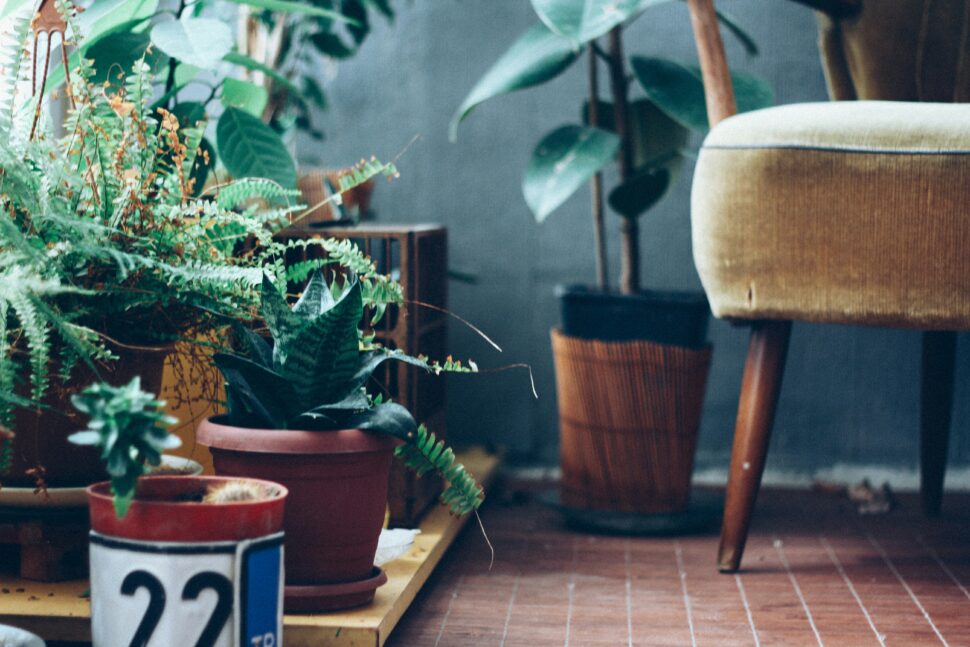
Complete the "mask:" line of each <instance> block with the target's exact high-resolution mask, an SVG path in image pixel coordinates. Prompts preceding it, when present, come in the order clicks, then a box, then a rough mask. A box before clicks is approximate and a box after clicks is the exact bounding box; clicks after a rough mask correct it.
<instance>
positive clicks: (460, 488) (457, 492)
mask: <svg viewBox="0 0 970 647" xmlns="http://www.w3.org/2000/svg"><path fill="white" fill-rule="evenodd" d="M394 453H395V455H396V456H398V457H399V458H400V459H401V460H403V461H404V464H405V465H406V466H407V467H408V468H410V469H412V470H414V472H415V473H417V475H418V476H422V475H424V474H427V473H428V472H432V471H433V472H435V473H437V474H438V475H440V476H441V478H443V479H444V480H445V481H447V482H448V487H446V488H445V491H444V492H442V493H441V502H442V503H443V504H445V505H447V506H448V507H450V508H451V511H452V512H453V513H454V514H456V515H459V516H460V515H464V514H467V513H469V512H472V511H473V510H477V509H478V507H479V506H481V505H482V501H484V500H485V492H484V490H482V486H481V485H479V484H478V482H477V481H476V480H475V478H474V477H473V476H472V475H471V474H469V473H468V471H467V470H466V469H465V466H464V465H462V464H461V463H458V462H455V454H454V452H452V451H451V448H450V447H446V446H445V442H444V441H443V440H438V439H437V438H436V437H435V435H434V434H433V433H429V432H428V430H427V428H426V427H425V426H424V425H421V426H419V427H418V429H417V431H416V432H415V433H414V435H413V436H411V437H410V438H409V439H408V442H407V443H406V444H404V445H401V446H399V447H398V448H397V449H395V450H394Z"/></svg>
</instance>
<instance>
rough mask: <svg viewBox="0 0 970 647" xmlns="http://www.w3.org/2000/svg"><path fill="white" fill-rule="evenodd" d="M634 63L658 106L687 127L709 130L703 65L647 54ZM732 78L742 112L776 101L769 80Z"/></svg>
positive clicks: (648, 94) (745, 76)
mask: <svg viewBox="0 0 970 647" xmlns="http://www.w3.org/2000/svg"><path fill="white" fill-rule="evenodd" d="M631 65H632V67H633V73H634V75H635V76H636V77H637V80H638V81H639V82H640V86H641V87H642V88H643V91H644V92H646V94H647V96H648V97H649V98H650V100H651V101H653V102H654V103H655V104H656V105H657V107H658V108H660V109H661V110H663V111H664V112H665V113H667V115H668V116H669V117H670V118H671V119H673V120H674V121H676V122H678V123H680V124H681V125H683V126H685V127H687V128H691V129H692V130H697V131H700V132H704V131H706V130H707V128H708V121H707V106H706V105H705V103H704V83H703V81H702V80H701V71H700V68H698V67H697V66H696V65H684V64H682V63H678V62H677V61H672V60H669V59H664V58H650V57H645V56H634V57H633V58H632V59H631ZM731 80H732V81H733V83H734V95H735V100H736V101H737V106H738V112H747V111H749V110H757V109H759V108H765V107H768V106H770V105H771V104H772V100H773V93H772V91H771V86H769V85H768V84H767V83H766V82H765V81H762V80H761V79H758V78H755V77H753V76H749V75H747V74H741V73H739V72H732V73H731Z"/></svg>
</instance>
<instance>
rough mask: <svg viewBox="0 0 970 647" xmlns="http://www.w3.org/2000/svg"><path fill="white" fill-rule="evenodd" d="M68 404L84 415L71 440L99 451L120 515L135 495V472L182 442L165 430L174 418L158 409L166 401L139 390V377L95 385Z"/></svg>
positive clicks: (141, 469) (136, 475) (125, 511)
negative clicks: (83, 425)
mask: <svg viewBox="0 0 970 647" xmlns="http://www.w3.org/2000/svg"><path fill="white" fill-rule="evenodd" d="M71 403H72V404H73V405H74V407H75V408H76V409H77V410H78V411H80V412H81V413H83V414H85V416H87V418H88V426H87V429H85V430H83V431H79V432H77V433H75V434H72V435H71V436H70V437H69V440H70V441H71V442H72V443H74V444H76V445H93V446H95V447H98V448H99V449H100V450H101V459H102V460H103V461H104V463H105V465H106V467H107V469H108V475H109V476H110V477H111V491H112V493H113V494H114V503H115V511H116V512H117V514H118V516H119V517H123V516H125V514H126V513H127V512H128V508H130V507H131V502H132V500H133V499H134V497H135V486H136V484H137V482H138V477H139V476H141V475H142V474H144V473H145V472H146V470H147V466H148V465H159V464H161V460H162V452H163V451H164V450H166V449H174V448H176V447H178V446H179V445H181V444H182V441H181V440H179V438H178V436H173V435H171V434H170V433H169V432H168V427H170V426H171V425H173V424H175V423H176V422H178V421H177V420H176V419H175V418H173V417H172V416H169V415H166V414H165V412H164V411H162V408H163V407H164V406H165V403H164V402H161V401H159V400H156V399H155V396H154V395H153V394H151V393H146V392H145V391H143V390H142V389H141V378H138V377H135V378H133V379H132V380H131V382H129V383H128V384H126V385H124V386H120V387H115V386H111V385H110V384H105V383H98V384H93V385H91V386H89V387H87V388H86V389H84V390H83V391H81V393H78V394H76V395H73V396H71Z"/></svg>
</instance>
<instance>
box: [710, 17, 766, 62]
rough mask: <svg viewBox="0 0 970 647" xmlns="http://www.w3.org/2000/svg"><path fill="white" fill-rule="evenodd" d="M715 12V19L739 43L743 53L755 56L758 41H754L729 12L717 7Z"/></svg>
mask: <svg viewBox="0 0 970 647" xmlns="http://www.w3.org/2000/svg"><path fill="white" fill-rule="evenodd" d="M715 13H716V14H717V19H718V20H719V21H720V22H721V24H722V25H724V28H725V29H727V30H728V32H729V33H730V34H731V35H732V36H734V38H735V39H736V40H737V41H738V42H739V43H741V47H743V48H744V51H745V53H746V54H747V55H748V56H757V55H758V43H756V42H754V38H752V37H751V35H750V34H748V32H746V31H745V30H744V27H742V26H741V23H739V22H738V21H737V20H736V19H735V18H734V16H732V15H731V14H728V13H725V12H723V11H721V10H719V9H718V10H715Z"/></svg>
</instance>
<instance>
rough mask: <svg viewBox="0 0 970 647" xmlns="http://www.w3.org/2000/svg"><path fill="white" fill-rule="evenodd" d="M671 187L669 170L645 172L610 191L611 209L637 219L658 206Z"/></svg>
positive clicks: (661, 169)
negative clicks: (654, 206)
mask: <svg viewBox="0 0 970 647" xmlns="http://www.w3.org/2000/svg"><path fill="white" fill-rule="evenodd" d="M669 187H670V172H669V171H668V170H667V169H665V168H656V169H651V170H648V171H644V172H643V173H641V174H640V175H637V176H636V177H633V178H630V179H629V180H627V181H626V182H624V183H623V184H621V185H619V186H618V187H616V188H615V189H613V190H612V191H610V195H609V198H608V201H609V203H610V208H612V209H613V211H615V212H617V213H618V214H620V215H621V216H624V217H626V218H636V217H637V216H639V215H641V214H643V213H645V212H646V211H647V210H648V209H649V208H650V207H652V206H653V205H655V204H657V203H658V202H659V201H660V199H661V198H662V197H664V195H665V194H666V193H667V189H668V188H669Z"/></svg>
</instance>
